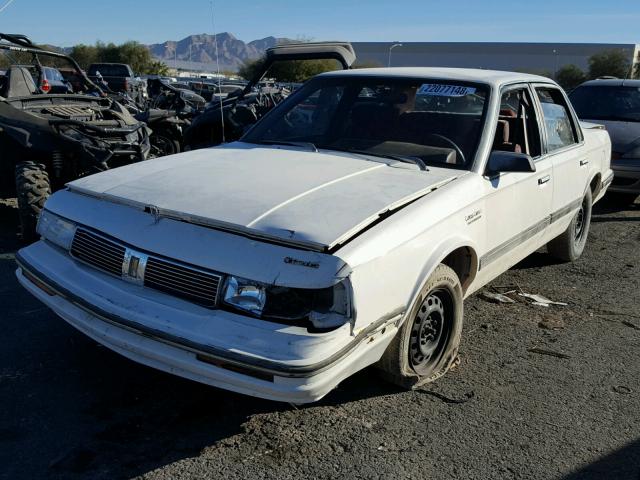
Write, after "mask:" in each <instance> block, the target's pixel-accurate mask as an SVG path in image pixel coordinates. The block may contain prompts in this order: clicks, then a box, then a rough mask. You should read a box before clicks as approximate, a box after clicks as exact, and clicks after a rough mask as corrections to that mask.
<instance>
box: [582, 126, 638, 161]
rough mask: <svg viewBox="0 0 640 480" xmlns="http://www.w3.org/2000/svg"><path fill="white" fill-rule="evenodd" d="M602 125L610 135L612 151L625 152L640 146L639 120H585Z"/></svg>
mask: <svg viewBox="0 0 640 480" xmlns="http://www.w3.org/2000/svg"><path fill="white" fill-rule="evenodd" d="M586 121H587V122H593V123H598V124H600V125H604V126H605V128H606V129H607V131H608V132H609V136H610V137H611V148H612V150H613V151H614V152H618V153H622V154H624V153H626V152H628V151H629V150H631V149H633V148H635V147H638V146H640V122H620V121H614V120H586Z"/></svg>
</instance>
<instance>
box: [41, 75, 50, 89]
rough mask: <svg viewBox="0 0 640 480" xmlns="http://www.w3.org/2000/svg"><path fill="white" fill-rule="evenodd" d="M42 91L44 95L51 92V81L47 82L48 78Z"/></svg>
mask: <svg viewBox="0 0 640 480" xmlns="http://www.w3.org/2000/svg"><path fill="white" fill-rule="evenodd" d="M40 90H42V91H43V92H44V93H49V92H50V91H51V85H49V80H47V79H46V78H45V79H44V80H42V86H41V87H40Z"/></svg>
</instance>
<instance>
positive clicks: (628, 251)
mask: <svg viewBox="0 0 640 480" xmlns="http://www.w3.org/2000/svg"><path fill="white" fill-rule="evenodd" d="M16 222H17V215H16V210H15V203H14V202H12V201H3V202H2V203H1V204H0V305H1V309H0V326H1V328H2V330H1V331H2V335H1V336H0V479H7V480H9V479H10V480H17V479H39V478H60V479H62V478H65V479H67V478H69V479H79V478H91V479H113V478H136V477H137V478H145V479H175V478H212V479H217V478H224V479H225V480H231V479H261V478H278V479H289V478H291V479H296V480H299V479H302V478H340V479H342V478H367V479H369V478H385V479H386V478H394V479H401V478H412V479H415V478H429V479H511V478H513V479H566V480H574V479H576V480H577V479H614V480H623V479H633V480H638V479H640V380H639V373H640V281H639V275H640V250H639V247H640V204H636V205H635V206H631V207H629V208H625V209H619V208H617V207H615V206H613V205H610V204H609V205H607V204H604V205H598V206H597V208H596V209H595V211H594V218H593V223H592V230H591V234H590V237H589V243H588V245H587V249H586V252H585V254H584V256H583V257H582V258H581V259H580V260H579V261H578V262H576V263H574V264H557V263H555V262H554V261H553V260H551V259H550V257H549V256H547V255H546V254H545V253H543V252H539V253H535V254H534V255H532V256H531V257H529V258H528V259H526V260H525V261H524V262H522V263H521V264H519V265H518V266H516V267H515V268H514V269H512V270H511V271H509V272H507V273H506V274H504V275H502V276H501V277H500V278H498V279H497V280H495V281H494V282H493V283H492V284H491V285H490V286H489V287H488V288H487V289H485V290H488V291H505V290H510V289H521V290H522V291H524V292H528V293H538V294H542V295H544V296H546V297H548V298H550V299H553V300H557V301H561V302H566V303H567V304H568V305H566V306H560V305H554V306H551V307H549V308H545V307H541V306H535V305H531V304H530V303H528V302H527V301H525V300H524V299H523V298H521V297H517V295H516V296H515V297H517V298H518V301H517V302H516V303H513V304H494V303H490V302H488V301H487V300H485V299H483V298H482V297H481V295H474V296H473V297H472V298H470V299H469V301H468V302H467V303H466V305H465V308H466V317H465V322H466V323H465V328H464V333H463V343H462V348H461V356H460V359H461V362H460V365H459V366H458V367H457V368H456V369H455V370H454V371H452V372H450V373H449V374H448V375H447V376H445V377H444V378H442V379H440V380H439V381H437V382H436V383H434V384H431V385H428V386H426V387H423V388H421V389H420V390H417V391H400V390H398V389H396V388H395V387H392V386H389V385H388V384H385V383H384V382H383V381H381V380H380V379H379V378H378V377H377V375H376V373H375V371H373V370H372V369H367V370H364V371H362V372H360V373H359V374H357V375H355V376H354V377H352V378H350V379H348V380H347V381H345V382H344V383H343V384H341V385H340V387H339V388H338V389H337V390H335V391H334V392H332V393H331V394H329V395H328V396H327V397H326V398H325V399H324V400H322V401H321V402H319V403H317V404H314V405H311V406H305V407H297V408H296V407H294V406H291V405H288V404H280V403H273V402H269V401H264V400H259V399H254V398H250V397H245V396H242V395H238V394H234V393H230V392H226V391H222V390H218V389H215V388H211V387H207V386H204V385H199V384H196V383H193V382H190V381H187V380H182V379H180V378H176V377H173V376H170V375H167V374H164V373H160V372H157V371H155V370H152V369H150V368H147V367H143V366H140V365H137V364H135V363H132V362H131V361H129V360H126V359H124V358H122V357H120V356H118V355H117V354H115V353H112V352H110V351H109V350H107V349H106V348H104V347H101V346H100V345H98V344H96V343H95V342H93V341H92V340H90V339H88V338H87V337H85V336H83V335H82V334H80V333H78V332H77V331H76V330H74V329H73V328H72V327H70V326H68V325H67V324H66V323H65V322H64V321H62V320H61V319H59V318H57V317H56V316H55V315H54V314H52V313H51V312H50V311H49V310H47V309H46V308H45V307H44V306H43V305H41V304H40V303H39V302H37V301H36V300H35V299H34V298H32V297H31V296H30V295H29V294H28V293H27V292H26V291H24V290H23V289H22V288H21V287H19V285H18V283H17V282H16V280H15V277H14V270H15V264H14V253H15V251H16V250H17V249H18V248H19V246H20V245H19V242H18V240H17V238H16V235H15V230H16Z"/></svg>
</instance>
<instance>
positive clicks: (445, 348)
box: [376, 264, 464, 389]
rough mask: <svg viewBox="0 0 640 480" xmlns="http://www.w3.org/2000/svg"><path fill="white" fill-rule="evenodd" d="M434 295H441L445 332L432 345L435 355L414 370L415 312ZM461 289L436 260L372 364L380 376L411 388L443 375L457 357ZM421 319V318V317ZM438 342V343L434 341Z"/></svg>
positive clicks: (459, 333)
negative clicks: (439, 341)
mask: <svg viewBox="0 0 640 480" xmlns="http://www.w3.org/2000/svg"><path fill="white" fill-rule="evenodd" d="M434 295H443V298H444V297H447V298H448V300H445V301H444V303H445V304H447V305H446V310H445V311H447V315H445V319H444V320H445V321H444V322H443V325H446V329H447V330H446V331H447V336H446V338H443V339H442V340H443V343H442V346H440V347H438V348H437V349H436V351H437V355H436V356H435V358H433V359H429V361H428V362H427V364H426V365H424V366H421V368H420V371H419V372H418V371H417V370H416V368H415V367H414V364H413V360H412V356H415V354H416V353H415V352H416V350H415V349H413V347H415V342H416V340H418V341H419V340H420V339H419V338H416V337H418V335H416V331H415V329H416V325H417V324H418V321H419V318H418V314H419V312H420V311H421V310H422V312H424V311H425V310H424V308H425V306H426V304H427V302H428V301H429V300H430V299H431V298H433V296H434ZM463 315H464V312H463V293H462V287H461V285H460V280H459V279H458V276H457V275H456V273H455V272H454V271H453V270H452V269H451V268H450V267H448V266H446V265H444V264H440V265H438V266H437V267H436V269H435V270H434V271H433V273H432V274H431V276H430V277H429V279H428V280H427V282H426V283H425V284H424V286H423V287H422V290H421V291H420V294H419V295H418V298H417V299H416V301H415V304H414V305H413V307H412V308H411V310H410V313H409V315H408V316H407V317H406V319H405V321H404V323H403V324H402V326H401V327H400V330H399V331H398V334H397V335H396V336H395V338H394V339H393V340H392V341H391V343H390V344H389V346H388V347H387V349H386V351H385V352H384V354H383V355H382V358H381V359H380V360H379V361H378V363H377V364H376V367H377V368H379V369H380V370H381V374H382V377H383V378H384V379H386V380H388V381H390V382H391V383H394V384H396V385H398V386H400V387H402V388H407V389H410V388H415V387H418V386H420V385H423V384H425V383H429V382H433V381H434V380H436V379H438V378H440V377H441V376H443V375H444V374H445V373H446V372H447V371H448V370H449V368H451V366H452V365H453V363H454V362H455V361H456V358H457V357H458V348H459V346H460V337H461V335H462V323H463ZM423 321H424V320H423ZM438 344H439V343H438Z"/></svg>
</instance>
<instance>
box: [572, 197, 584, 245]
mask: <svg viewBox="0 0 640 480" xmlns="http://www.w3.org/2000/svg"><path fill="white" fill-rule="evenodd" d="M585 211H586V204H585V202H584V201H583V202H582V205H580V210H578V213H576V223H575V229H574V238H575V239H576V240H581V239H582V237H583V235H584V231H585V228H586V223H587V222H586V215H585Z"/></svg>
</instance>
